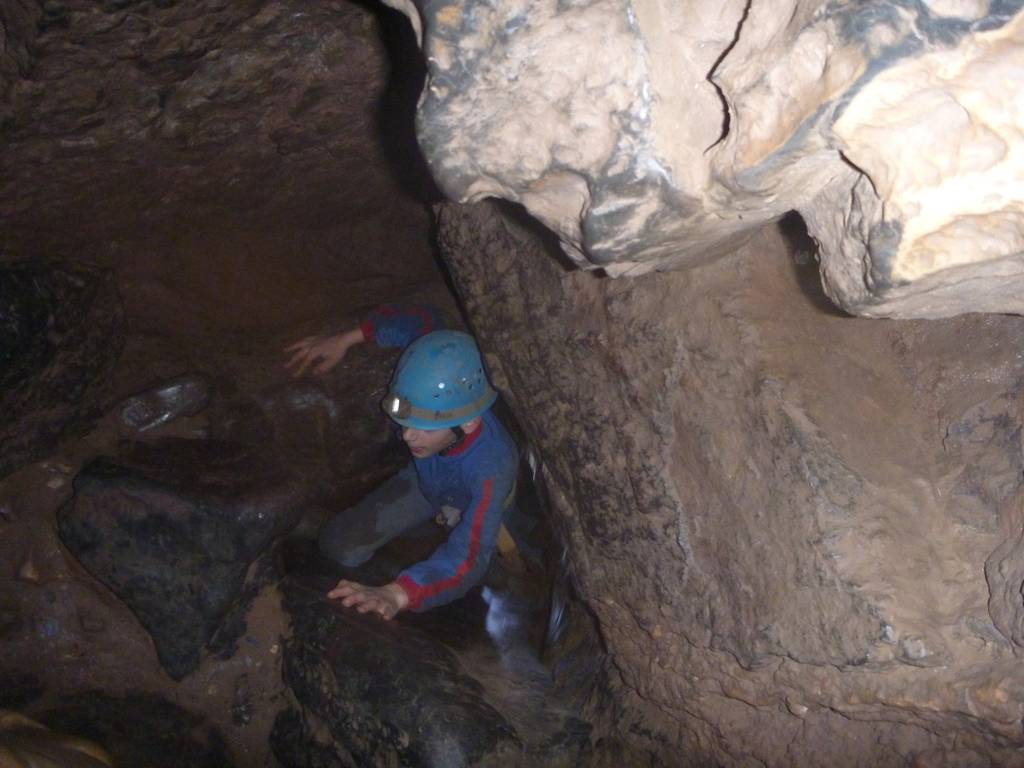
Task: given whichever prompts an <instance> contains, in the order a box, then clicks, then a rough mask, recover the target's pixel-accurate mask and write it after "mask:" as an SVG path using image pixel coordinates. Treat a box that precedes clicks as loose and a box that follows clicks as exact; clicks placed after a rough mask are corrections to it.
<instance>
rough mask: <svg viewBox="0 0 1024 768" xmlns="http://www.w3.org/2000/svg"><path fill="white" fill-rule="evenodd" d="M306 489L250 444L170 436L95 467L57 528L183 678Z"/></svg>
mask: <svg viewBox="0 0 1024 768" xmlns="http://www.w3.org/2000/svg"><path fill="white" fill-rule="evenodd" d="M304 494H305V491H304V490H303V486H302V485H301V484H299V483H298V482H297V481H295V480H294V479H293V478H292V477H291V476H289V475H288V474H286V473H285V472H284V471H283V470H282V469H281V468H280V467H279V466H278V465H277V464H276V463H274V462H272V461H270V460H268V459H266V458H264V457H262V456H260V455H259V454H256V453H254V452H253V451H252V450H251V449H245V448H243V447H241V446H240V445H237V444H230V443H221V442H217V441H193V440H182V439H166V440H162V441H157V442H154V443H152V444H136V445H134V446H133V447H132V448H131V449H130V450H128V451H126V452H125V453H124V454H123V455H121V456H119V457H117V458H100V459H95V460H93V461H91V462H90V463H89V464H87V465H86V466H85V467H84V468H83V469H82V471H81V472H80V473H79V474H78V476H77V477H76V478H75V483H74V495H73V497H72V498H71V499H70V500H69V501H68V503H67V504H66V505H65V506H64V507H62V508H61V510H60V511H59V513H58V519H59V531H60V536H61V539H62V540H63V541H64V543H65V545H66V546H67V547H68V549H70V550H71V552H72V553H73V554H74V555H75V557H77V558H78V559H79V560H80V561H81V562H82V564H83V565H85V567H86V568H87V569H88V570H89V572H90V573H92V575H93V576H95V577H96V578H97V579H99V580H100V581H101V582H103V583H104V584H105V585H106V586H107V587H109V588H110V589H111V590H112V591H113V592H114V593H115V594H117V595H118V596H119V597H120V598H121V599H122V600H124V601H125V603H127V604H128V606H129V607H130V608H131V609H132V611H134V613H135V614H136V616H138V618H139V621H140V622H141V623H142V625H143V626H144V627H146V629H147V630H148V631H149V633H150V634H151V635H152V637H153V641H154V644H155V645H156V650H157V654H158V655H159V657H160V661H161V663H162V664H163V666H164V668H165V669H166V670H167V672H168V674H170V675H171V676H172V677H174V678H175V679H181V678H182V677H184V676H185V675H187V674H188V673H189V672H191V671H192V670H194V669H195V668H196V667H197V665H198V664H199V659H200V653H201V652H202V650H203V648H204V647H205V646H206V645H207V644H208V643H209V642H210V640H211V639H212V638H213V637H214V635H215V633H216V632H217V631H218V628H219V627H221V625H222V623H223V622H224V621H225V618H226V617H228V616H229V613H230V612H231V609H232V608H233V607H234V606H235V605H236V603H237V602H238V601H239V599H240V598H241V596H242V588H243V585H244V583H245V581H246V574H247V572H248V571H249V569H250V566H252V564H253V563H254V562H255V561H256V560H257V558H259V556H260V554H261V553H263V552H265V551H266V550H267V548H268V547H269V546H270V544H271V543H272V542H273V541H274V540H275V539H276V538H277V537H279V536H281V535H283V534H284V533H286V532H287V531H288V530H289V529H290V528H291V526H292V525H294V523H295V521H296V520H297V516H298V514H299V513H300V511H301V507H302V503H303V499H304ZM231 623H232V624H236V623H237V622H231Z"/></svg>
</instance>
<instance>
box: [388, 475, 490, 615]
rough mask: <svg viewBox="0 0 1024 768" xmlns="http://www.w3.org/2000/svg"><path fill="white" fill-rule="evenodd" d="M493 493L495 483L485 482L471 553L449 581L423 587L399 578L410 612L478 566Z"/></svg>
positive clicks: (456, 583) (474, 524) (476, 514)
mask: <svg viewBox="0 0 1024 768" xmlns="http://www.w3.org/2000/svg"><path fill="white" fill-rule="evenodd" d="M493 491H494V481H492V480H489V479H488V480H484V494H483V498H482V499H480V503H479V504H477V505H476V510H474V512H473V532H472V534H471V535H470V540H469V552H468V553H467V555H466V559H465V560H463V561H462V562H461V563H460V564H459V567H458V568H456V569H455V573H454V575H452V576H449V577H448V578H447V579H442V580H441V581H436V582H434V583H433V584H422V585H421V584H417V583H416V582H415V581H413V580H412V579H410V578H409V577H408V576H401V577H399V579H398V585H399V586H400V587H401V588H402V589H404V590H405V593H406V594H407V595H408V596H409V606H408V607H409V609H410V610H416V609H417V608H419V607H420V605H421V604H422V603H423V601H424V600H426V599H427V598H429V597H434V595H437V594H440V593H441V592H444V591H445V590H446V589H454V588H455V587H457V586H458V585H459V584H460V583H461V582H462V580H463V579H464V578H466V574H467V573H469V572H470V571H472V570H473V566H475V565H476V559H477V556H478V555H479V554H480V533H481V531H483V529H484V517H486V515H487V509H488V507H490V506H491V495H492V493H493Z"/></svg>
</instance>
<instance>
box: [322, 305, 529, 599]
mask: <svg viewBox="0 0 1024 768" xmlns="http://www.w3.org/2000/svg"><path fill="white" fill-rule="evenodd" d="M360 327H361V328H362V330H363V335H364V336H365V337H366V339H367V341H374V342H376V343H377V344H378V345H379V346H382V347H400V348H404V347H406V346H408V345H409V344H410V343H412V342H413V341H414V340H416V339H417V338H419V337H420V336H422V335H423V334H425V333H429V332H430V331H432V330H439V329H440V328H442V327H443V326H442V323H441V319H440V316H439V315H438V313H437V312H436V311H435V310H433V309H432V308H430V307H420V306H404V305H384V306H381V307H379V308H378V309H376V310H375V311H374V312H373V313H372V314H371V315H370V317H369V318H368V319H367V320H366V321H365V322H364V323H363V324H362V325H361V326H360ZM518 463H519V457H518V453H517V451H516V446H515V443H514V442H513V441H512V438H511V437H510V436H509V434H508V432H507V431H506V430H505V428H504V427H503V426H502V424H501V422H500V421H499V420H498V418H497V417H496V416H495V415H494V413H493V412H492V411H491V410H487V411H486V412H485V413H484V414H482V422H481V424H480V426H479V427H478V428H477V429H476V430H475V431H473V432H471V433H468V434H467V435H466V436H465V437H463V438H462V439H461V440H459V441H458V442H457V443H456V444H455V445H453V446H451V447H450V448H448V449H446V450H445V451H444V452H443V453H440V454H435V455H434V456H430V457H427V458H425V459H417V458H414V459H413V461H412V464H411V465H409V466H407V467H406V468H405V469H403V470H402V471H401V472H399V473H398V474H397V475H396V476H395V477H393V478H392V479H391V480H389V481H388V482H386V483H385V484H384V485H382V486H381V487H380V488H378V489H377V490H376V491H374V492H373V493H371V494H369V495H368V496H367V497H366V498H364V499H363V500H362V501H360V502H359V504H357V505H356V506H355V507H353V508H352V509H351V510H349V511H347V512H343V513H341V514H339V515H338V516H336V517H335V518H334V519H333V520H331V521H330V522H329V523H328V524H327V525H326V526H325V527H324V531H323V532H322V533H321V537H320V546H321V549H322V550H323V551H324V552H325V553H326V554H327V555H328V556H330V557H332V558H334V559H335V560H338V561H339V562H342V563H343V564H345V565H358V564H359V563H361V562H363V561H365V560H367V559H369V557H371V556H372V554H373V552H374V551H375V550H376V549H377V547H379V546H381V545H382V544H383V543H384V542H385V541H387V540H389V539H391V538H393V537H394V536H396V535H398V534H399V533H401V532H402V531H403V530H406V529H408V528H410V527H412V526H414V525H416V524H418V523H421V522H423V521H425V520H431V519H434V518H435V517H436V516H437V515H438V514H439V513H441V512H442V508H445V507H447V508H449V509H454V510H458V511H459V512H461V518H460V519H459V520H458V522H457V523H456V524H455V527H454V528H452V529H451V532H450V533H449V535H448V540H447V541H446V542H445V543H444V544H442V545H441V546H439V547H438V548H437V549H436V550H435V551H434V553H433V554H432V555H431V556H430V557H429V558H427V559H426V560H424V561H423V562H420V563H417V564H416V565H413V566H411V567H410V568H407V569H405V570H404V571H402V573H401V574H400V575H399V577H398V579H397V582H398V584H399V585H400V586H401V587H402V589H404V590H405V592H406V594H407V595H408V596H409V606H408V608H409V610H412V611H425V610H428V609H430V608H434V607H436V606H439V605H444V604H445V603H449V602H451V601H452V600H455V599H457V598H459V597H462V596H463V595H464V594H466V592H468V591H469V590H470V589H471V588H472V587H474V586H475V585H476V584H478V583H479V582H480V580H481V579H482V578H483V577H484V574H485V573H486V572H487V567H488V565H489V563H490V560H491V556H492V555H493V554H494V550H495V548H496V546H497V542H498V533H499V531H500V529H501V521H502V517H503V515H504V513H505V511H506V509H508V508H509V507H510V506H511V505H512V504H513V503H514V496H515V481H516V472H517V468H518Z"/></svg>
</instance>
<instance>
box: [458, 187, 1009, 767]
mask: <svg viewBox="0 0 1024 768" xmlns="http://www.w3.org/2000/svg"><path fill="white" fill-rule="evenodd" d="M538 230H539V228H532V229H531V228H530V227H529V226H528V225H526V224H525V223H524V222H523V219H522V217H521V216H516V215H515V214H514V212H509V211H508V209H507V208H505V207H503V206H501V205H495V204H483V205H477V206H468V207H462V206H456V205H446V206H444V207H443V208H442V209H441V210H440V238H441V243H442V249H443V253H444V255H445V258H446V260H447V261H448V263H449V264H450V266H451V269H452V271H453V274H454V277H455V281H456V284H457V285H458V287H459V289H460V292H461V293H462V295H464V296H465V297H466V299H467V303H468V310H469V314H470V318H471V321H472V323H473V327H474V329H475V331H476V334H477V337H478V338H479V340H480V342H481V344H482V346H483V348H484V350H485V358H486V360H487V363H488V366H489V368H490V372H491V374H492V376H493V379H494V381H495V383H496V384H497V385H498V386H499V387H500V388H501V390H502V393H503V396H504V397H505V398H506V399H508V401H509V402H510V404H511V405H512V407H513V410H514V411H515V412H516V415H517V417H518V418H519V420H520V422H521V424H522V426H523V427H524V429H525V430H526V431H527V433H528V435H529V437H530V439H531V441H532V442H533V443H534V444H535V446H536V448H537V453H538V456H539V459H540V461H541V465H542V469H541V472H540V476H541V479H542V480H543V482H544V483H545V485H546V486H547V495H548V497H549V499H550V503H551V506H552V509H553V512H554V515H555V526H556V528H558V529H559V530H561V531H562V532H563V536H564V538H565V541H566V543H567V546H568V556H569V562H570V565H571V570H572V573H573V577H574V582H575V584H576V585H577V586H578V588H579V591H580V593H581V595H582V597H583V598H584V599H585V600H586V601H587V603H588V605H589V606H590V607H591V608H592V609H593V611H594V613H595V615H596V617H597V619H598V621H599V623H600V627H601V636H602V637H603V638H604V640H605V642H606V643H607V647H608V651H609V653H610V654H611V656H612V657H613V659H614V667H615V669H616V670H618V671H619V673H621V676H622V677H621V681H622V688H621V691H620V693H621V697H620V698H619V703H618V707H619V708H618V709H614V708H613V710H614V712H615V713H617V714H616V715H615V717H617V718H618V720H619V728H621V730H622V732H623V733H624V734H626V735H625V736H624V738H626V740H627V741H630V742H632V743H634V744H636V745H637V748H638V749H641V750H648V751H649V752H650V753H651V754H652V755H654V756H655V757H654V758H652V759H654V760H655V763H657V762H659V761H660V762H663V763H665V764H673V760H674V759H675V755H677V754H678V752H679V751H682V752H683V753H686V754H689V755H691V756H692V758H693V760H694V763H695V764H700V763H701V761H706V762H708V763H715V764H725V765H741V764H746V763H747V762H750V761H757V762H760V763H763V764H767V765H773V766H774V765H778V766H787V765H799V766H802V767H808V766H835V765H872V766H886V765H894V766H895V765H904V764H905V758H904V756H907V757H906V760H907V761H911V760H912V758H913V756H915V755H921V756H923V757H922V758H921V759H922V760H926V759H927V760H936V759H938V758H936V755H945V756H946V757H945V758H944V759H947V760H949V761H952V762H951V763H950V764H955V763H956V761H957V760H961V761H963V760H966V759H967V757H965V755H967V756H970V759H971V760H975V761H981V763H984V762H985V761H991V762H992V763H993V764H1012V763H1010V762H1008V761H1011V760H1012V759H1016V758H1015V756H1014V754H1013V749H1014V747H1013V746H1012V745H1015V744H1019V743H1020V739H1021V738H1022V737H1024V734H1022V732H1021V730H1020V723H1021V715H1022V714H1024V710H1022V706H1024V705H1022V703H1021V702H1022V699H1021V697H1020V696H1019V694H1018V693H1017V691H1019V690H1022V686H1024V677H1022V675H1021V673H1020V670H1019V663H1018V661H1017V656H1018V654H1019V653H1020V652H1021V650H1022V648H1024V630H1022V627H1024V620H1022V618H1021V617H1022V614H1024V607H1022V604H1021V601H1020V594H1021V588H1022V584H1024V567H1022V565H1021V563H1022V559H1024V547H1022V545H1021V540H1020V536H1019V532H1020V529H1021V523H1022V521H1021V514H1022V512H1021V510H1024V451H1022V443H1021V439H1022V438H1021V435H1022V431H1024V430H1022V427H1024V424H1022V417H1024V413H1022V411H1021V409H1020V403H1021V398H1022V397H1024V354H1022V346H1021V343H1022V342H1021V339H1022V338H1024V319H1022V318H1016V317H1009V316H982V315H973V316H966V317H962V318H954V319H948V320H942V321H915V322H900V323H896V322H891V321H882V320H868V319H858V318H851V317H848V316H845V315H843V314H841V313H839V312H837V311H835V309H834V308H832V307H831V306H830V304H829V302H828V301H827V299H826V298H825V297H824V296H823V295H822V293H821V288H820V285H819V284H818V283H817V279H816V275H815V274H814V266H813V265H805V266H799V265H796V264H794V263H793V260H792V256H791V255H790V254H789V253H788V251H787V247H786V245H785V243H784V241H783V240H782V238H781V237H780V236H779V235H778V234H777V233H768V234H766V235H764V236H763V237H762V238H761V239H759V240H758V241H756V242H753V243H751V244H750V245H748V246H746V247H744V248H742V249H740V250H739V251H738V252H737V253H736V254H735V255H733V256H732V257H730V258H728V259H723V260H721V261H718V262H716V263H713V264H708V265H705V266H703V267H699V268H695V269H692V270H688V271H687V272H685V273H684V272H666V273H662V274H658V275H647V276H644V277H640V278H637V279H635V280H629V281H622V280H607V279H602V278H600V277H596V276H594V275H592V274H590V273H586V272H580V271H569V272H567V271H565V270H564V269H563V268H562V267H561V266H560V265H559V264H558V262H557V256H558V254H557V248H556V246H555V244H554V243H552V242H551V239H545V238H544V236H543V235H544V233H543V232H540V231H538ZM643 734H647V736H644V735H643ZM670 745H671V746H670ZM673 750H675V751H673ZM837 756H844V759H846V760H847V762H837ZM956 764H958V763H956Z"/></svg>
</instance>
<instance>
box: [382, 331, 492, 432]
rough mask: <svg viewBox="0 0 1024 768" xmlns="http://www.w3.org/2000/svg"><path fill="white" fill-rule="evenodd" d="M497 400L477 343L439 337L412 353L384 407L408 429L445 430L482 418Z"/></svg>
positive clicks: (454, 334) (450, 334)
mask: <svg viewBox="0 0 1024 768" xmlns="http://www.w3.org/2000/svg"><path fill="white" fill-rule="evenodd" d="M497 399H498V393H497V392H495V391H494V388H493V387H491V384H490V382H489V381H487V375H486V374H485V373H484V364H483V362H482V361H481V360H480V351H479V350H478V349H477V348H476V342H475V341H473V337H472V336H470V335H469V334H468V333H462V332H460V331H434V332H433V333H428V334H426V335H425V336H421V337H420V338H418V339H416V341H414V342H413V343H412V344H410V345H409V346H408V347H406V349H405V352H403V353H402V356H401V358H399V360H398V366H397V367H396V368H395V375H394V377H393V378H392V379H391V390H390V392H388V396H387V397H386V398H384V402H383V403H381V407H382V408H383V409H384V412H385V413H386V414H387V415H388V416H390V417H391V418H392V419H393V420H395V421H397V422H398V423H399V424H401V425H402V426H403V427H413V428H415V429H445V428H447V427H454V426H457V425H459V424H463V423H465V422H467V421H469V420H470V419H472V418H475V417H477V416H479V415H480V414H481V413H483V412H484V411H486V410H487V409H488V408H490V407H491V406H492V405H493V404H494V401H495V400H497Z"/></svg>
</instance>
